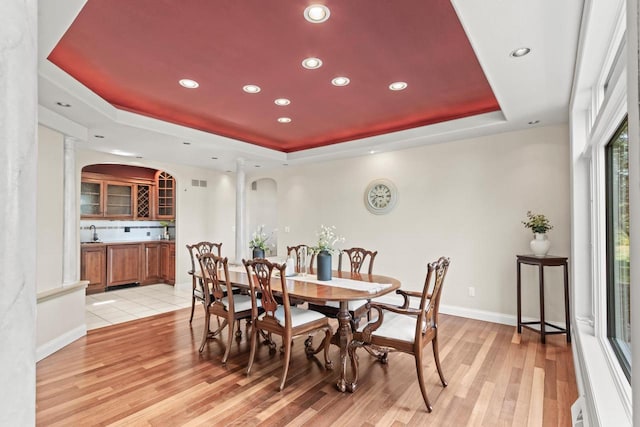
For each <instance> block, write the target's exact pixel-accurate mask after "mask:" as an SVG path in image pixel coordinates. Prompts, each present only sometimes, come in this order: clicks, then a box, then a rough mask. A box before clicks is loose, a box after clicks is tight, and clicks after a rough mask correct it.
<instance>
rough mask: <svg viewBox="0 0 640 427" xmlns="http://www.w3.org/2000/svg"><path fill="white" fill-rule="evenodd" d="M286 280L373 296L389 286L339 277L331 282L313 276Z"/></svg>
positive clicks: (387, 284) (298, 276)
mask: <svg viewBox="0 0 640 427" xmlns="http://www.w3.org/2000/svg"><path fill="white" fill-rule="evenodd" d="M287 280H297V281H298V282H307V283H315V284H316V285H323V286H333V287H336V288H345V289H351V290H354V291H364V292H369V293H370V294H375V293H376V292H380V291H381V290H383V289H386V288H388V287H390V286H391V283H376V282H364V281H361V280H353V279H344V278H339V277H334V278H332V279H331V280H318V279H316V278H315V276H312V275H307V276H301V275H297V276H291V277H287Z"/></svg>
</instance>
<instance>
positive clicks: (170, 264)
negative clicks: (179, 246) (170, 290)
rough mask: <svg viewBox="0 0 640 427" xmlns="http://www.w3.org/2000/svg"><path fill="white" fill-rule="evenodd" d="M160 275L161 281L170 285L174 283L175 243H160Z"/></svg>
mask: <svg viewBox="0 0 640 427" xmlns="http://www.w3.org/2000/svg"><path fill="white" fill-rule="evenodd" d="M160 259H161V261H160V275H161V276H162V281H163V282H164V283H168V284H170V285H175V283H176V244H175V242H162V243H160Z"/></svg>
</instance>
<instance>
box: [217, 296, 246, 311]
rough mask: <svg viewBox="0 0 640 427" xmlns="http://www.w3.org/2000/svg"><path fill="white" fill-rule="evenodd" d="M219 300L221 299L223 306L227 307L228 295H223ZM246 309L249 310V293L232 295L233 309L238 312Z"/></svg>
mask: <svg viewBox="0 0 640 427" xmlns="http://www.w3.org/2000/svg"><path fill="white" fill-rule="evenodd" d="M220 301H222V303H223V304H224V305H225V307H229V297H224V298H222V299H221V300H220ZM247 310H251V297H250V296H249V295H234V296H233V311H235V312H236V313H239V312H241V311H247Z"/></svg>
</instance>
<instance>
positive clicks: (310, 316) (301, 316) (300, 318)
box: [260, 305, 326, 328]
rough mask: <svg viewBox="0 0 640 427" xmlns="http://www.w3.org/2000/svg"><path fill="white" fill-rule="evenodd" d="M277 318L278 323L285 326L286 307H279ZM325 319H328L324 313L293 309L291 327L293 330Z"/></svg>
mask: <svg viewBox="0 0 640 427" xmlns="http://www.w3.org/2000/svg"><path fill="white" fill-rule="evenodd" d="M264 316H265V314H262V315H261V316H260V318H263V317H264ZM275 317H276V320H277V321H278V323H279V324H281V325H282V326H284V321H285V319H284V306H282V305H280V306H278V308H277V309H276V313H275ZM323 318H326V316H325V315H324V314H322V313H318V312H317V311H313V310H304V309H302V308H298V307H291V327H293V328H295V327H297V326H300V325H304V324H305V323H310V322H314V321H316V320H319V319H323Z"/></svg>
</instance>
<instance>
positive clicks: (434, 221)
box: [247, 126, 570, 322]
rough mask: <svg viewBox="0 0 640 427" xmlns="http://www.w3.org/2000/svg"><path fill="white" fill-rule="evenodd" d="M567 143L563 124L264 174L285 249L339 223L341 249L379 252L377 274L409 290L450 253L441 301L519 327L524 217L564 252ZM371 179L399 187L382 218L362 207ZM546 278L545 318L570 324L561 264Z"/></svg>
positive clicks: (529, 300) (527, 290) (526, 235)
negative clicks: (540, 218) (548, 225)
mask: <svg viewBox="0 0 640 427" xmlns="http://www.w3.org/2000/svg"><path fill="white" fill-rule="evenodd" d="M568 139H569V136H568V128H567V127H566V126H555V127H546V128H537V129H532V130H527V131H521V132H512V133H504V134H499V135H493V136H488V137H482V138H475V139H469V140H464V141H457V142H450V143H446V144H440V145H431V146H426V147H421V148H416V149H410V150H404V151H397V152H390V153H379V154H375V155H367V156H363V157H359V158H353V159H346V160H340V161H331V162H326V163H321V164H313V165H304V166H298V167H289V168H287V169H282V170H279V171H275V172H273V173H271V174H269V175H268V176H270V177H273V178H274V179H275V180H276V182H277V184H278V212H279V224H278V229H279V230H280V233H279V245H280V253H284V247H285V246H287V245H291V244H300V243H307V244H315V243H316V242H315V240H316V236H315V232H316V231H317V229H318V227H319V226H320V224H325V225H335V226H336V227H337V231H338V234H340V235H342V236H344V237H345V238H346V242H345V243H344V244H343V245H344V246H343V247H345V248H346V247H353V246H360V247H364V248H367V249H372V250H377V251H378V252H379V253H378V257H377V259H376V264H375V270H374V272H376V273H379V274H385V275H389V276H394V277H396V278H398V279H400V280H401V282H402V286H403V288H407V289H414V290H417V289H421V288H422V286H423V283H424V278H425V274H426V265H427V263H428V262H430V261H432V260H435V259H437V258H438V257H439V256H441V255H446V256H449V257H451V260H452V266H451V268H450V270H449V276H448V278H447V282H446V287H445V290H444V293H443V297H442V304H443V305H445V306H453V307H455V310H454V312H460V309H464V310H465V314H467V315H476V316H478V317H484V318H491V319H494V320H499V321H505V322H514V321H515V314H516V259H515V255H516V254H523V253H530V252H531V251H530V249H529V241H530V240H531V238H532V235H531V233H530V232H529V231H528V230H526V229H525V228H524V227H523V225H522V223H521V221H522V220H524V219H525V215H526V212H527V210H533V211H534V212H537V213H544V214H545V215H547V216H548V217H549V218H550V220H551V222H552V224H553V225H554V229H553V230H551V232H550V233H549V238H550V239H551V241H552V247H551V252H550V253H552V254H555V255H561V256H568V255H569V244H570V243H569V225H570V224H569V202H568V199H569V169H568V165H569V159H568V149H569V140H568ZM264 176H265V175H261V176H258V175H253V176H250V177H248V179H247V182H251V181H253V180H254V179H256V178H258V177H264ZM376 178H388V179H390V180H391V181H393V182H394V183H395V185H396V186H397V188H398V191H399V200H398V203H397V205H396V207H395V209H394V210H393V211H392V212H391V213H389V214H387V215H381V216H377V215H373V214H371V213H369V212H368V211H367V210H366V208H365V206H364V201H363V200H364V196H363V194H364V191H365V188H366V187H367V185H368V184H369V182H370V181H372V180H374V179H376ZM285 227H290V230H291V231H290V233H284V232H283V230H284V228H285ZM334 266H335V264H334ZM545 277H546V282H547V294H546V295H547V298H546V303H547V316H548V317H549V318H550V319H551V320H555V321H563V320H564V307H563V302H562V301H563V300H562V292H561V289H562V287H561V284H562V282H561V269H559V268H558V269H555V271H554V269H548V270H547V274H546V275H545ZM523 280H524V283H523V285H524V290H523V292H524V297H523V299H524V305H523V315H525V316H531V317H538V303H537V301H538V298H537V295H538V293H537V292H538V290H537V289H538V288H537V272H534V270H533V268H527V269H525V270H524V271H523ZM469 287H475V292H476V296H475V297H470V296H469V293H468V288H469ZM477 310H480V311H486V312H490V314H489V315H487V313H481V312H477ZM505 315H506V316H505Z"/></svg>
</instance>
